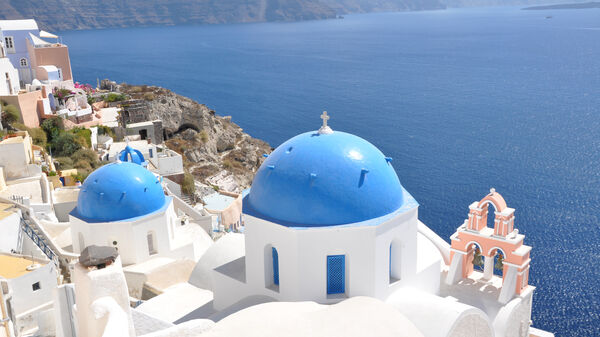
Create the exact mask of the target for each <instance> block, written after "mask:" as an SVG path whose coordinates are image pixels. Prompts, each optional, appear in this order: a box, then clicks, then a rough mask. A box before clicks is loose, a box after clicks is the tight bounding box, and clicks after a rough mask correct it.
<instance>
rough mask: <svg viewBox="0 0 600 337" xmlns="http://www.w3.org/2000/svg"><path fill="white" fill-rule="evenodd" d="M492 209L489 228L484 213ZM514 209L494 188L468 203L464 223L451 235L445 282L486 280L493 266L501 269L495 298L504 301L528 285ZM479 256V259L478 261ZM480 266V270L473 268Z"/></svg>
mask: <svg viewBox="0 0 600 337" xmlns="http://www.w3.org/2000/svg"><path fill="white" fill-rule="evenodd" d="M490 205H492V207H493V211H494V224H493V227H489V226H488V223H487V221H488V212H490V211H491V209H490V207H489V206H490ZM514 223H515V210H514V208H510V207H507V205H506V201H505V200H504V198H503V197H502V195H501V194H500V193H498V192H496V190H495V189H493V188H492V189H490V193H489V194H488V195H486V196H485V197H483V199H481V200H480V201H478V202H477V201H476V202H473V203H472V204H471V205H470V206H469V215H468V218H467V219H466V220H465V222H464V223H463V224H462V225H461V226H460V227H459V228H458V229H457V230H456V233H454V234H453V235H452V236H451V241H452V243H451V252H450V269H449V271H448V275H447V277H446V284H449V285H450V284H456V283H458V282H460V281H461V280H463V279H466V278H472V279H476V280H481V281H489V280H492V278H494V277H499V276H496V275H494V272H493V271H494V268H496V269H501V270H502V289H501V291H500V295H499V298H498V300H499V301H500V302H502V303H507V302H508V301H510V300H511V299H512V298H513V297H514V296H515V295H517V294H520V293H521V292H522V291H523V290H524V289H525V288H527V287H528V281H529V263H530V261H531V259H530V257H529V253H530V251H531V247H530V246H526V245H524V244H523V240H524V239H525V235H523V234H519V231H518V230H517V229H515V228H514ZM482 259H483V261H481V260H482ZM474 265H477V266H481V265H483V266H482V267H483V272H480V271H477V270H474V268H473V267H474Z"/></svg>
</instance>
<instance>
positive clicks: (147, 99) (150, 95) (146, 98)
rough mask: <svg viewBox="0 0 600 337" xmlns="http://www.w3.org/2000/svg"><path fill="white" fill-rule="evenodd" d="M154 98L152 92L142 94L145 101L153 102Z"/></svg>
mask: <svg viewBox="0 0 600 337" xmlns="http://www.w3.org/2000/svg"><path fill="white" fill-rule="evenodd" d="M155 98H156V95H154V93H152V92H147V93H145V94H144V99H145V100H146V101H153V100H154V99H155Z"/></svg>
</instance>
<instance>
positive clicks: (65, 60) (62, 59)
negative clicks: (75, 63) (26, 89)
mask: <svg viewBox="0 0 600 337" xmlns="http://www.w3.org/2000/svg"><path fill="white" fill-rule="evenodd" d="M27 50H28V51H29V56H30V57H31V69H32V70H33V74H34V76H35V78H37V79H38V80H47V79H48V74H47V73H46V72H45V71H42V70H41V69H39V68H38V66H56V67H57V68H61V69H62V76H63V81H68V80H72V79H73V74H72V73H71V59H70V58H69V47H67V46H65V45H64V44H54V45H53V46H52V47H44V48H34V47H33V46H32V45H31V43H30V42H29V40H27ZM44 77H45V78H44Z"/></svg>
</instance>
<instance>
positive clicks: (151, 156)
mask: <svg viewBox="0 0 600 337" xmlns="http://www.w3.org/2000/svg"><path fill="white" fill-rule="evenodd" d="M150 158H154V156H153V155H152V149H150Z"/></svg>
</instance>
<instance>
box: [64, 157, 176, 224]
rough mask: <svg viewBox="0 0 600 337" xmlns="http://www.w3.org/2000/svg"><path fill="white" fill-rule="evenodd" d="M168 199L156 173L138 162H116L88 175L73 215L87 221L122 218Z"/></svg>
mask: <svg viewBox="0 0 600 337" xmlns="http://www.w3.org/2000/svg"><path fill="white" fill-rule="evenodd" d="M166 202H167V198H166V197H165V194H164V192H163V188H162V186H161V184H160V181H159V180H158V178H157V177H156V176H155V175H154V174H152V173H151V172H150V171H148V170H147V169H145V168H143V167H142V166H140V165H137V164H133V163H128V162H117V163H112V164H108V165H105V166H102V167H100V168H99V169H97V170H96V171H94V172H92V174H90V175H89V176H88V177H87V179H85V182H84V183H83V186H82V187H81V191H80V192H79V198H78V199H77V207H76V208H75V209H74V210H73V215H75V216H77V217H79V218H81V219H82V220H85V221H87V222H109V221H119V220H125V219H130V218H135V217H139V216H142V215H146V214H150V213H152V212H155V211H157V210H159V209H161V208H162V207H163V206H165V204H166Z"/></svg>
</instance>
